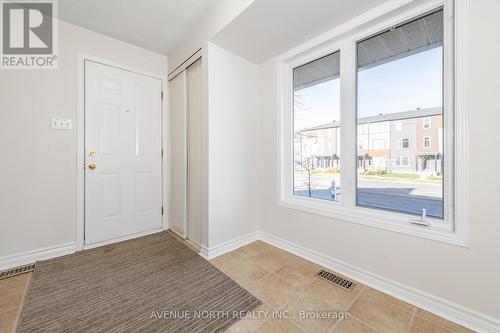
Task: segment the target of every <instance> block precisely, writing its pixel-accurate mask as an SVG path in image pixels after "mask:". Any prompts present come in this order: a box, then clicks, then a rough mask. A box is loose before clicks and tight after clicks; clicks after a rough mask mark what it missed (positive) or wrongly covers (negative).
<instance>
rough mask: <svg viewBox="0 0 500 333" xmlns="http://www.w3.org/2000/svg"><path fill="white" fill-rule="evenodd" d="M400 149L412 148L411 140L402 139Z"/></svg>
mask: <svg viewBox="0 0 500 333" xmlns="http://www.w3.org/2000/svg"><path fill="white" fill-rule="evenodd" d="M399 148H401V149H408V148H410V139H401V141H400V142H399Z"/></svg>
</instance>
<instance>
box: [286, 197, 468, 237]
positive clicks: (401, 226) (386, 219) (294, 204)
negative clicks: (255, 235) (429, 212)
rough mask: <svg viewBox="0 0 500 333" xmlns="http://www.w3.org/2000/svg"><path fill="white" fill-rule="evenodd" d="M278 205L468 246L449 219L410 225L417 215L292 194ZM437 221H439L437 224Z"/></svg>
mask: <svg viewBox="0 0 500 333" xmlns="http://www.w3.org/2000/svg"><path fill="white" fill-rule="evenodd" d="M278 206H281V207H285V208H289V209H293V210H297V211H301V212H305V213H309V214H314V215H320V216H324V217H329V218H332V219H335V220H340V221H345V222H351V223H356V224H361V225H364V226H368V227H372V228H377V229H382V230H388V231H392V232H397V233H400V234H405V235H410V236H414V237H419V238H425V239H430V240H434V241H439V242H443V243H448V244H452V245H457V246H461V247H469V245H468V243H467V242H466V241H465V240H464V239H462V238H460V237H458V235H457V234H456V233H454V232H453V230H452V229H451V228H450V225H452V223H450V222H449V221H442V220H435V219H430V220H431V224H430V225H429V226H422V225H418V224H413V223H411V222H410V220H411V219H416V218H418V217H416V216H413V215H407V214H402V213H391V212H387V211H381V210H380V211H379V210H374V209H370V208H363V207H353V208H348V207H346V206H345V205H343V204H342V203H338V202H329V201H325V200H322V199H315V198H303V197H298V196H295V195H288V196H284V197H283V198H279V199H278ZM438 224H442V225H441V226H440V225H438Z"/></svg>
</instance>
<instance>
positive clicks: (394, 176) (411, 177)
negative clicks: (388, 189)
mask: <svg viewBox="0 0 500 333" xmlns="http://www.w3.org/2000/svg"><path fill="white" fill-rule="evenodd" d="M299 172H300V171H299ZM300 173H302V172H300ZM338 174H339V173H336V172H328V171H324V170H318V171H316V172H314V174H313V177H334V176H335V175H338ZM359 178H361V179H373V180H394V181H412V182H419V183H432V184H440V183H442V182H443V177H442V176H429V177H427V178H422V179H420V174H418V173H384V174H379V175H359Z"/></svg>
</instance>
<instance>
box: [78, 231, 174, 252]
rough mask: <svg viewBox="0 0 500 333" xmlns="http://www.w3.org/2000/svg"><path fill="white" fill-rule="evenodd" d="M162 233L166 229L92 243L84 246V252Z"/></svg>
mask: <svg viewBox="0 0 500 333" xmlns="http://www.w3.org/2000/svg"><path fill="white" fill-rule="evenodd" d="M162 231H165V229H163V228H159V229H153V230H148V231H143V232H139V233H135V234H132V235H127V236H122V237H117V238H112V239H108V240H104V241H100V242H96V243H92V244H85V245H84V246H83V250H90V249H94V248H96V247H100V246H104V245H109V244H113V243H118V242H123V241H126V240H129V239H134V238H138V237H142V236H147V235H152V234H156V233H158V232H162Z"/></svg>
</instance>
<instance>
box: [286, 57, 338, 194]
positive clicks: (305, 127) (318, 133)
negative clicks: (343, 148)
mask: <svg viewBox="0 0 500 333" xmlns="http://www.w3.org/2000/svg"><path fill="white" fill-rule="evenodd" d="M339 76H340V52H336V53H333V54H330V55H327V56H325V57H322V58H319V59H317V60H314V61H312V62H309V63H307V64H304V65H301V66H298V67H296V68H294V69H293V92H294V96H293V101H294V105H293V127H294V129H293V132H294V143H295V147H294V164H295V165H294V174H293V176H294V177H293V178H294V187H293V193H294V194H295V195H298V196H304V197H311V198H315V199H323V200H331V201H339V200H340V79H339Z"/></svg>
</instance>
